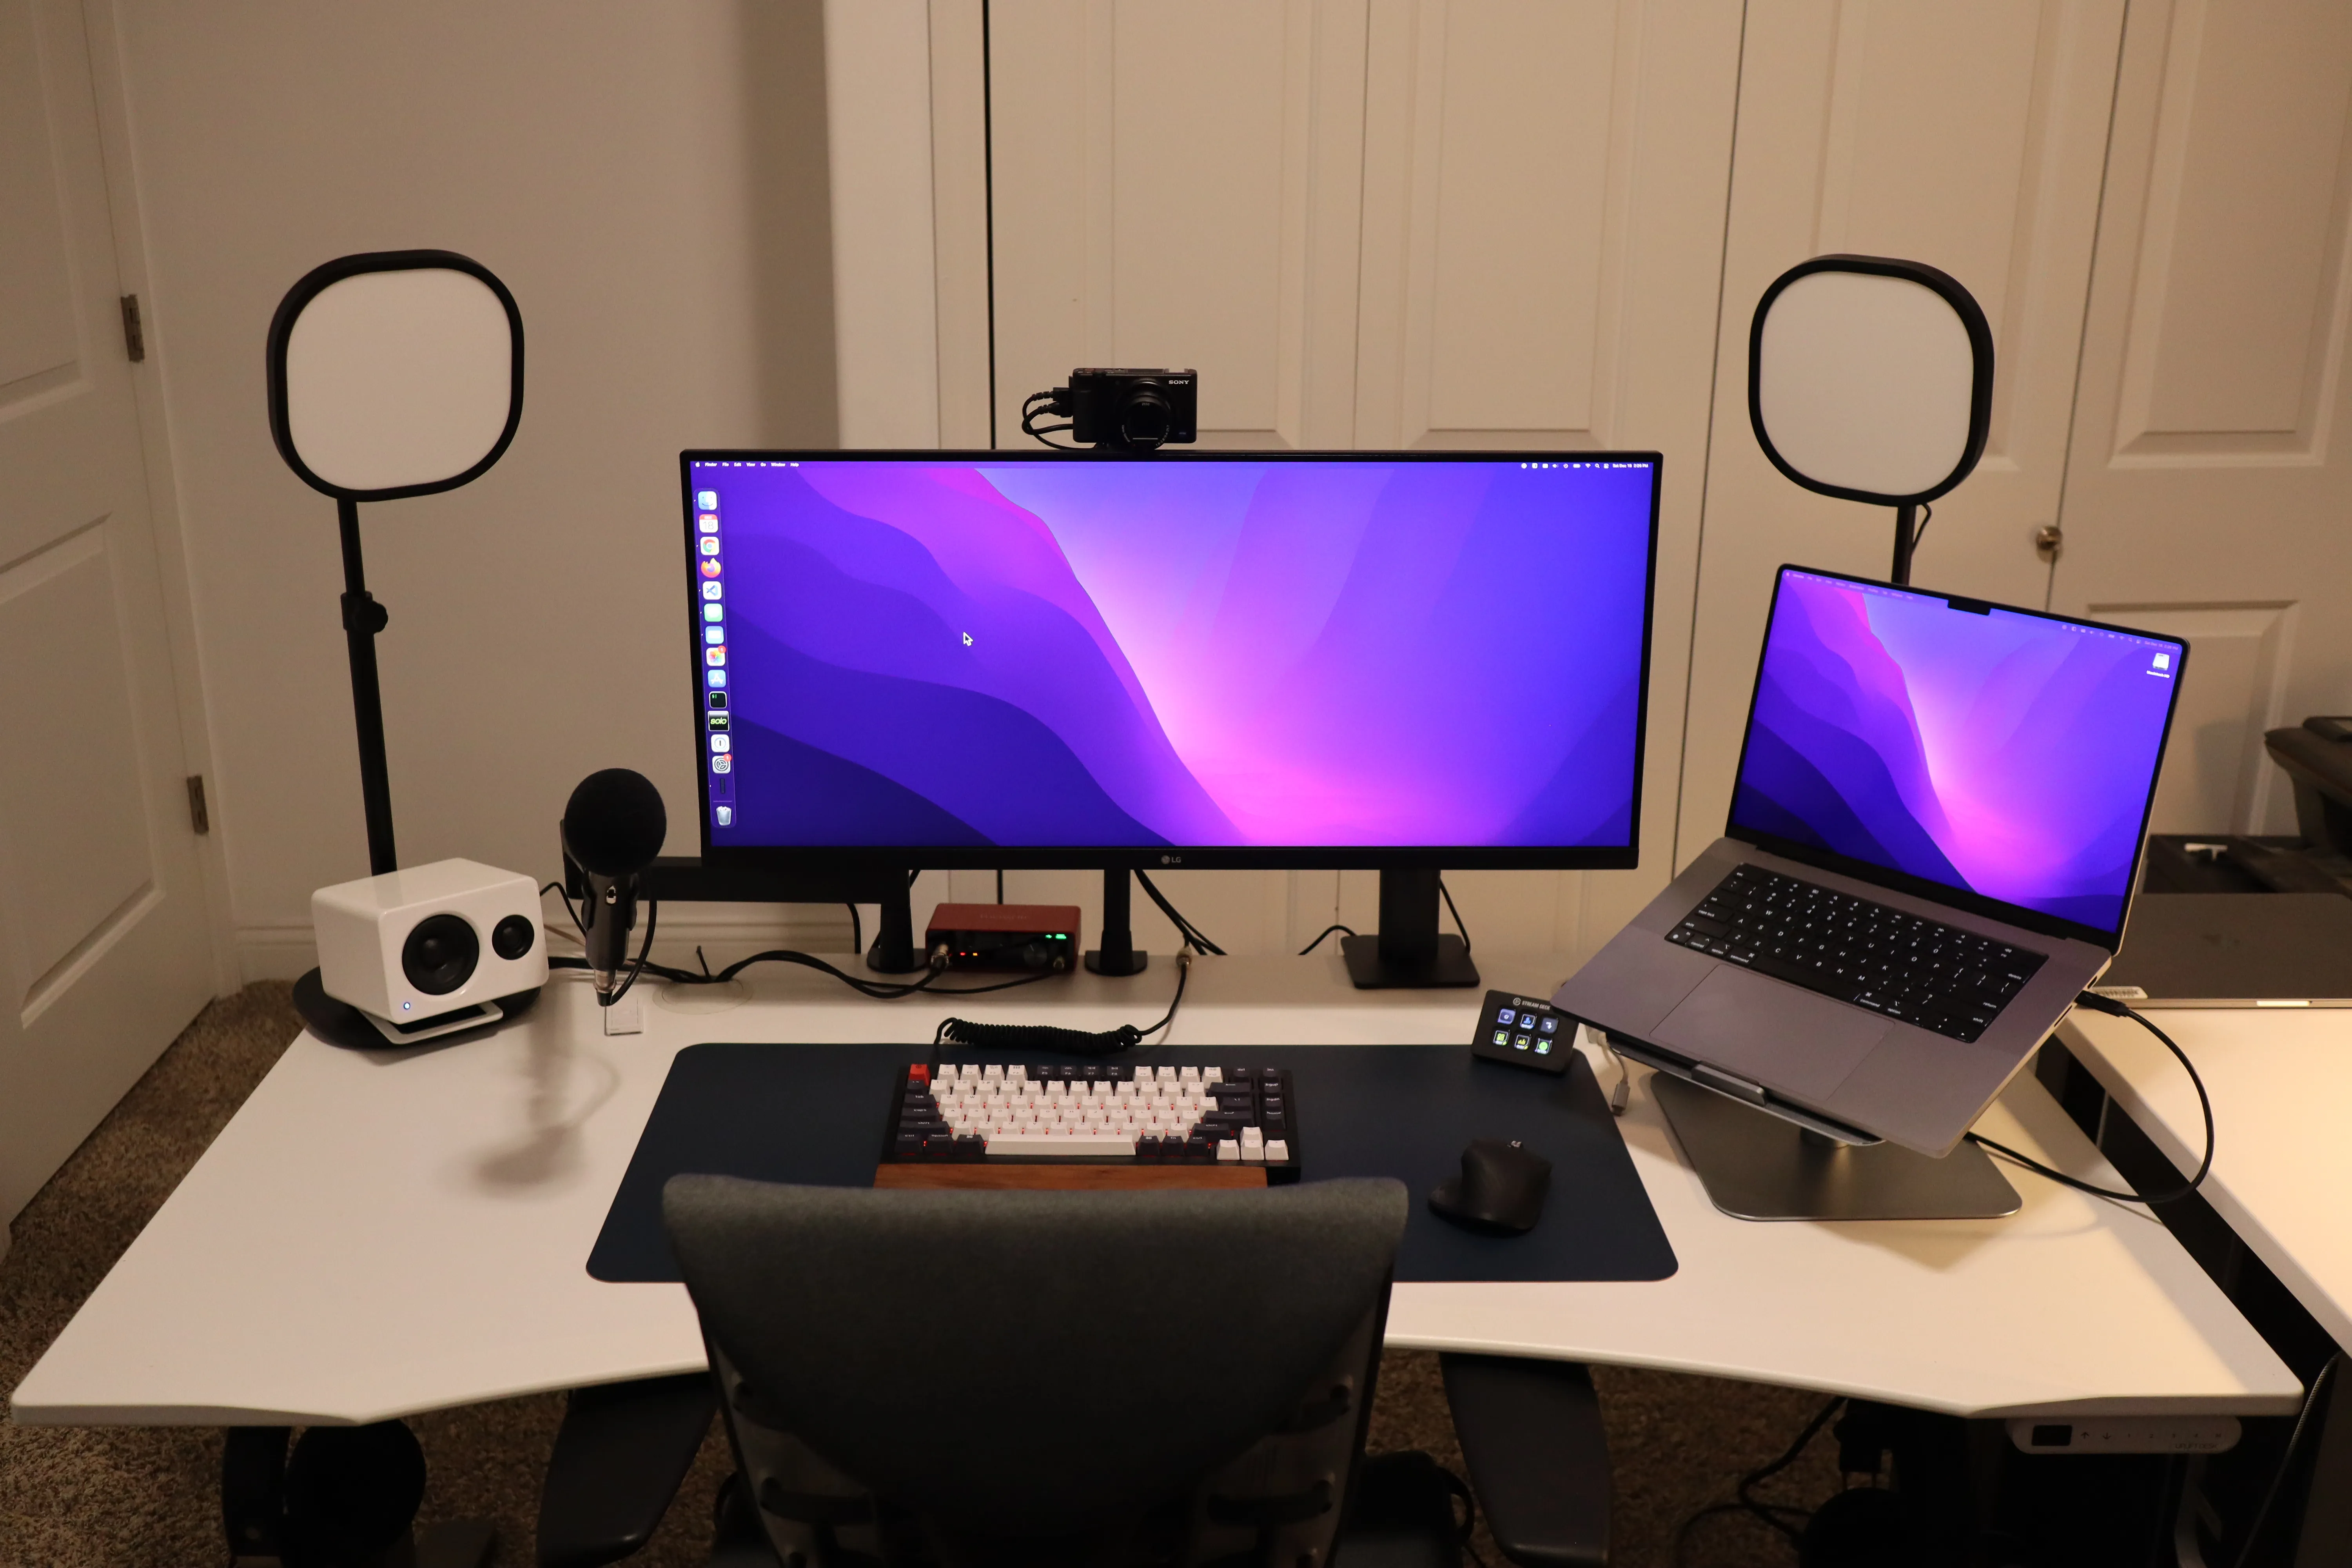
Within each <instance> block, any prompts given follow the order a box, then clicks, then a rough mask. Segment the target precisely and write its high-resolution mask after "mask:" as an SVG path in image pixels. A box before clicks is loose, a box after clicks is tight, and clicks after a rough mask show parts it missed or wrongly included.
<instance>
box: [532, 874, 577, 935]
mask: <svg viewBox="0 0 2352 1568" xmlns="http://www.w3.org/2000/svg"><path fill="white" fill-rule="evenodd" d="M550 893H553V894H554V895H555V896H556V897H557V898H559V899H562V900H563V912H564V913H565V914H567V915H570V916H571V917H572V930H573V931H579V932H580V940H581V941H583V942H585V941H587V940H588V933H587V931H585V930H584V929H583V927H582V926H581V924H580V911H579V910H575V909H573V908H572V895H571V894H570V893H568V892H566V891H565V890H564V887H563V884H562V883H561V882H550V883H549V884H548V885H547V886H545V887H544V888H541V889H540V890H539V896H540V897H541V898H542V899H543V898H545V897H547V895H548V894H550Z"/></svg>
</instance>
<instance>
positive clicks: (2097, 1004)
mask: <svg viewBox="0 0 2352 1568" xmlns="http://www.w3.org/2000/svg"><path fill="white" fill-rule="evenodd" d="M2074 1005H2075V1006H2077V1007H2087V1008H2089V1009H2090V1010H2091V1011H2092V1012H2094V1013H2105V1014H2106V1015H2107V1016H2109V1017H2114V1018H2129V1019H2131V1020H2132V1021H2133V1022H2135V1023H2137V1025H2138V1026H2140V1027H2141V1028H2143V1029H2146V1030H2147V1032H2148V1033H2149V1034H2151V1035H2154V1036H2155V1037H2157V1038H2158V1039H2159V1040H2162V1041H2163V1042H2164V1046H2165V1048H2166V1049H2167V1050H2168V1051H2170V1052H2171V1053H2172V1054H2173V1055H2174V1056H2175V1057H2177V1058H2179V1061H2180V1065H2181V1066H2182V1067H2183V1068H2186V1069H2187V1070H2188V1073H2189V1082H2190V1083H2191V1084H2193V1085H2194V1086H2195V1087H2196V1089H2197V1105H2198V1109H2199V1110H2201V1111H2202V1112H2203V1113H2204V1116H2205V1157H2204V1158H2203V1159H2202V1160H2200V1161H2199V1162H2198V1163H2197V1173H2196V1174H2195V1175H2193V1176H2191V1177H2189V1180H2187V1181H2186V1182H2184V1183H2182V1184H2180V1185H2179V1187H2176V1188H2175V1189H2173V1190H2172V1191H2171V1192H2168V1193H2154V1194H2149V1193H2119V1192H2116V1190H2115V1189H2113V1188H2112V1187H2102V1186H2096V1185H2094V1184H2092V1183H2089V1182H2085V1181H2081V1180H2079V1179H2077V1178H2075V1177H2074V1176H2070V1175H2068V1174H2067V1173H2065V1172H2063V1171H2053V1170H2052V1169H2051V1168H2050V1167H2049V1166H2047V1165H2045V1164H2043V1163H2042V1162H2041V1161H2039V1160H2036V1159H2033V1158H2032V1157H2030V1156H2028V1155H2024V1154H2021V1153H2019V1152H2017V1151H2016V1150H2014V1149H2012V1148H2011V1147H2010V1146H2009V1145H2008V1144H2006V1143H1996V1142H1993V1141H1992V1140H1991V1139H1990V1138H1987V1137H1985V1136H1983V1135H1982V1134H1981V1133H1976V1132H1971V1133H1969V1135H1968V1139H1969V1142H1971V1143H1974V1144H1976V1145H1977V1146H1978V1147H1979V1148H1981V1149H1990V1150H1991V1151H1992V1152H1994V1153H1996V1154H2001V1155H2005V1156H2007V1157H2008V1158H2010V1159H2011V1160H2014V1161H2016V1162H2017V1163H2019V1164H2021V1165H2022V1166H2024V1167H2025V1168H2026V1169H2027V1170H2029V1171H2032V1172H2033V1173H2035V1174H2037V1175H2042V1176H2047V1177H2049V1178H2050V1179H2051V1180H2052V1181H2053V1182H2057V1183H2060V1184H2063V1185H2065V1186H2069V1187H2072V1188H2074V1190H2075V1191H2076V1192H2078V1193H2088V1194H2091V1195H2092V1196H2093V1197H2095V1198H2113V1199H2115V1200H2116V1202H2118V1203H2126V1204H2168V1203H2170V1202H2172V1201H2173V1200H2174V1199H2175V1198H2185V1197H2187V1196H2188V1195H2189V1194H2191V1193H2193V1192H2195V1191H2196V1190H2197V1189H2198V1188H2199V1187H2200V1186H2202V1185H2204V1184H2205V1173H2206V1172H2208V1171H2210V1170H2211V1169H2212V1168H2213V1100H2212V1097H2211V1096H2210V1095H2208V1094H2207V1093H2206V1092H2205V1080H2204V1079H2201V1078H2200V1077H2198V1076H2197V1064H2196V1063H2194V1062H2192V1061H2190V1060H2189V1053H2188V1052H2187V1051H2184V1050H2182V1049H2181V1048H2180V1047H2179V1045H2178V1044H2176V1043H2175V1042H2174V1040H2173V1038H2172V1037H2171V1036H2170V1035H2168V1034H2166V1033H2165V1032H2164V1031H2163V1030H2162V1029H2159V1028H2158V1027H2157V1026H2155V1025H2154V1024H2152V1023H2150V1022H2149V1021H2148V1020H2147V1016H2145V1015H2142V1014H2139V1013H2135V1012H2133V1011H2132V1010H2131V1009H2130V1008H2129V1007H2126V1006H2125V1005H2123V1004H2122V1003H2120V1002H2118V1001H2116V1000H2115V998H2113V997H2111V996H2102V995H2100V994H2098V993H2097V992H2095V991H2085V992H2084V993H2083V994H2081V995H2079V996H2077V997H2075V998H2074Z"/></svg>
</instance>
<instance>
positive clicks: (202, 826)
mask: <svg viewBox="0 0 2352 1568" xmlns="http://www.w3.org/2000/svg"><path fill="white" fill-rule="evenodd" d="M188 826H190V827H193V828H194V829H195V830H196V832H197V833H198V835H200V836H201V835H203V834H206V833H210V832H211V831H212V830H213V816H212V813H211V812H209V811H206V810H205V775H204V774H202V773H190V774H189V775H188Z"/></svg>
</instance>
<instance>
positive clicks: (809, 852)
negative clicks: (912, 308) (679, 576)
mask: <svg viewBox="0 0 2352 1568" xmlns="http://www.w3.org/2000/svg"><path fill="white" fill-rule="evenodd" d="M798 462H908V463H1003V462H1016V463H1087V462H1100V463H1134V462H1150V463H1170V462H1175V463H1224V462H1250V463H1268V462H1272V463H1317V462H1325V463H1339V462H1379V463H1448V462H1484V463H1507V462H1508V463H1517V462H1543V463H1578V464H1582V463H1634V462H1639V463H1643V464H1646V465H1648V466H1649V468H1650V470H1651V480H1650V517H1649V550H1648V556H1647V560H1646V562H1645V565H1644V576H1643V613H1642V659H1641V675H1640V689H1639V691H1638V693H1637V694H1636V700H1635V708H1634V731H1633V816H1632V818H1631V824H1630V829H1629V832H1628V834H1627V837H1626V841H1625V843H1624V844H1622V846H1620V845H1601V846H1585V845H1570V846H1546V845H1538V846H1528V847H1499V848H1498V847H1494V846H1489V845H1412V846H1387V847H1355V846H1346V847H1333V846H1328V845H1304V846H1267V845H1254V846H1249V847H1233V846H1225V845H1217V846H1206V847H1203V846H1193V845H1177V846H1168V847H1150V846H1132V845H1097V846H1084V845H1080V846H1068V845H1054V846H982V847H977V848H975V847H971V846H966V845H940V846H929V845H873V846H865V845H857V846H846V845H809V846H791V845H719V844H713V843H712V842H711V837H710V770H709V767H708V766H706V765H705V763H704V761H703V752H702V737H703V722H702V715H703V713H704V711H705V710H704V706H703V702H704V696H703V692H704V689H703V683H702V608H701V598H700V590H699V588H698V583H697V577H696V569H695V543H694V540H695V532H694V468H695V466H696V465H697V464H698V463H761V464H768V463H798ZM1664 478H1665V458H1664V456H1663V455H1662V454H1660V453H1657V452H1645V451H1605V452H1602V451H1593V452H1585V451H1565V452H1564V451H1557V450H1555V451H1527V450H1519V449H1512V450H1507V451H1494V450H1480V449H1475V448H1463V449H1449V450H1443V451H1426V452H1386V451H1332V452H1252V451H1239V450H1229V449H1224V448H1213V449H1210V450H1206V451H1197V450H1196V451H1185V452H1171V451H1168V450H1166V449H1165V448H1162V449H1160V450H1159V451H1156V452H1150V453H1118V452H1101V451H1093V450H1084V449H1081V450H1076V451H1067V452H1064V451H1055V452H1054V453H1051V454H1047V453H1045V452H1042V451H1041V452H1034V453H1032V452H1024V451H1019V450H1005V449H1002V448H988V447H982V448H978V449H970V448H966V449H959V450H945V449H934V448H903V449H901V448H892V449H876V450H855V449H853V450H843V449H840V448H799V449H776V450H766V449H748V448H734V447H726V448H690V449H688V450H686V451H682V452H680V453H679V454H678V500H679V516H680V524H679V526H680V528H681V530H682V531H683V538H684V542H685V549H686V574H685V593H686V616H687V639H688V659H689V660H690V663H689V666H688V673H689V677H690V679H691V681H692V686H693V702H694V725H693V745H694V748H695V752H694V773H695V798H696V806H697V810H696V826H697V832H698V835H699V837H700V840H701V845H702V858H703V860H704V861H705V862H706V863H707V864H710V865H714V866H727V867H735V868H742V869H745V870H772V871H781V870H784V869H788V868H789V869H793V870H797V871H802V872H841V871H849V870H853V869H857V868H870V867H873V866H876V865H889V866H900V867H906V868H924V869H936V870H966V869H971V870H986V869H995V868H1002V869H1006V870H1094V869H1105V870H1116V869H1142V870H1159V869H1162V868H1176V867H1181V868H1188V869H1189V868H1213V869H1234V870H1301V871H1305V870H1316V871H1320V870H1342V871H1349V870H1377V869H1381V868H1422V867H1434V868H1442V869H1445V870H1513V871H1517V870H1528V871H1552V870H1625V869H1630V868H1633V867H1634V866H1635V865H1637V864H1638V863H1639V861H1640V858H1641V845H1642V796H1643V793H1644V792H1645V790H1646V787H1647V781H1648V773H1647V768H1646V763H1647V760H1648V745H1649V728H1650V668H1651V657H1652V653H1653V644H1654V642H1655V640H1656V636H1657V618H1658V516H1659V505H1660V497H1661V496H1662V494H1663V493H1664Z"/></svg>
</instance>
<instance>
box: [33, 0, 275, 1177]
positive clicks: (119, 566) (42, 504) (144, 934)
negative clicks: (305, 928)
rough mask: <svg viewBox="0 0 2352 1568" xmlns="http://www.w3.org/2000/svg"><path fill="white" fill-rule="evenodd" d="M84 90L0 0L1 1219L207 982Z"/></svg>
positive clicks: (61, 17) (61, 59)
mask: <svg viewBox="0 0 2352 1568" xmlns="http://www.w3.org/2000/svg"><path fill="white" fill-rule="evenodd" d="M97 102H98V100H97V97H96V93H95V90H94V87H93V83H92V79H91V71H90V59H89V46H88V42H87V39H86V38H85V36H84V32H83V25H82V16H81V13H80V11H79V9H78V7H77V6H76V5H73V4H71V3H70V0H0V1221H4V1220H5V1219H6V1218H8V1217H10V1216H13V1215H15V1214H16V1211H17V1210H18V1209H20V1208H22V1207H23V1206H24V1205H25V1201H26V1199H27V1198H29V1197H31V1196H32V1194H34V1193H35V1192H36V1191H37V1190H38V1189H39V1187H40V1185H41V1184H42V1183H43V1182H44V1181H46V1180H47V1178H48V1176H49V1173H51V1172H52V1171H54V1170H56V1169H57V1167H58V1163H60V1162H62V1161H63V1160H64V1159H65V1157H66V1156H67V1155H68V1154H69V1153H71V1152H73V1150H74V1147H75V1146H76V1145H77V1144H79V1142H81V1140H82V1138H83V1137H84V1136H85V1135H86V1134H87V1133H88V1132H89V1130H90V1129H91V1128H92V1127H94V1126H96V1125H97V1123H98V1121H99V1119H100V1117H102V1116H104V1115H105V1114H106V1112H107V1110H109V1109H110V1107H111V1106H112V1105H113V1104H114V1102H115V1101H116V1100H118V1099H120V1098H121V1094H122V1092H123V1090H124V1089H128V1088H129V1087H130V1086H131V1083H132V1082H133V1081H134V1080H135V1079H137V1078H138V1077H139V1075H140V1074H141V1073H142V1072H143V1071H145V1070H146V1068H147V1067H148V1065H149V1064H150V1063H151V1062H152V1061H153V1060H154V1059H155V1058H156V1056H157V1054H158V1053H160V1052H161V1051H162V1050H163V1047H165V1046H167V1045H169V1044H170V1043H171V1041H172V1038H173V1036H174V1035H176V1034H177V1033H178V1032H179V1030H180V1028H181V1027H182V1026H184V1025H185V1024H186V1023H187V1021H188V1020H189V1019H190V1018H191V1017H193V1016H194V1015H195V1013H196V1011H197V1009H199V1008H200V1007H202V1006H203V1005H204V1004H205V998H206V997H207V996H208V995H209V994H210V993H211V990H212V984H211V967H210V965H211V958H210V949H209V943H208V938H207V932H206V928H205V896H204V890H203V889H202V887H201V885H200V872H199V868H198V863H197V857H196V852H195V843H194V829H193V826H192V824H191V819H190V813H189V804H188V795H187V790H186V785H185V781H184V771H185V770H184V767H183V765H182V761H181V759H182V755H183V747H182V742H181V736H180V729H179V719H178V716H177V711H176V707H175V698H174V690H173V670H172V665H171V656H170V650H169V645H168V640H167V637H166V634H165V629H164V618H163V591H162V587H161V584H160V582H159V580H158V576H157V566H156V551H155V542H154V536H153V531H152V526H151V523H150V521H149V516H148V501H147V489H146V474H145V466H144V463H143V461H142V451H141V440H140V428H139V411H138V408H137V405H136V402H135V398H134V392H133V387H132V384H131V376H132V375H133V374H145V373H144V372H134V371H133V369H132V367H131V363H129V360H128V356H127V353H126V349H125V333H124V326H123V319H122V312H121V304H120V292H119V289H118V285H117V268H116V262H115V252H114V232H113V226H112V223H111V220H110V216H109V214H110V208H109V202H108V193H107V184H106V178H107V175H106V170H105V168H104V167H103V165H102V163H101V157H100V134H99V121H98V110H97ZM257 353H258V341H257ZM256 395H257V396H258V392H257V393H256Z"/></svg>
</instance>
